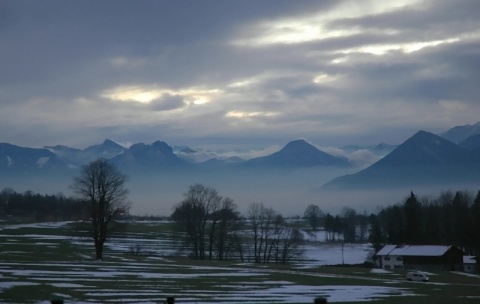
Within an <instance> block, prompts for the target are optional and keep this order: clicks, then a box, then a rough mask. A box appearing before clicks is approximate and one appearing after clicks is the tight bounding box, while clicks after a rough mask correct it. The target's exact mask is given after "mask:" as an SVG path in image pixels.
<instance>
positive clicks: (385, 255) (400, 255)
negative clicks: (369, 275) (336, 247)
mask: <svg viewBox="0 0 480 304" xmlns="http://www.w3.org/2000/svg"><path fill="white" fill-rule="evenodd" d="M375 261H376V264H377V266H378V267H380V268H383V269H423V270H452V271H455V270H457V271H461V270H463V251H462V250H460V249H458V248H457V247H454V246H437V245H400V246H397V245H386V246H384V247H383V248H382V249H380V251H378V252H377V254H376V260H375Z"/></svg>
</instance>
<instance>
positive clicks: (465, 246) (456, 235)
mask: <svg viewBox="0 0 480 304" xmlns="http://www.w3.org/2000/svg"><path fill="white" fill-rule="evenodd" d="M369 219H370V241H371V242H372V244H373V246H374V247H375V248H376V249H379V248H380V247H381V246H382V245H383V244H386V243H388V244H409V245H415V244H417V245H420V244H421V245H453V246H457V247H458V248H460V249H462V250H463V251H464V252H465V253H466V254H471V255H478V254H480V191H478V193H477V195H476V196H475V197H474V196H473V195H471V194H470V193H468V192H465V191H457V192H456V193H455V194H454V193H452V192H449V191H448V192H443V193H441V194H440V195H439V196H438V197H437V198H434V199H430V198H422V199H418V198H417V196H416V195H415V194H414V193H413V192H411V193H410V196H409V197H408V198H406V200H405V201H404V202H403V203H399V204H395V205H393V206H388V207H385V208H383V209H381V210H380V211H379V212H378V213H377V214H372V215H370V217H369Z"/></svg>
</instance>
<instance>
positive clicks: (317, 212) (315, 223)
mask: <svg viewBox="0 0 480 304" xmlns="http://www.w3.org/2000/svg"><path fill="white" fill-rule="evenodd" d="M304 217H305V219H306V220H307V221H308V223H309V224H310V227H312V229H313V230H317V228H318V227H319V226H320V222H321V220H322V219H323V218H324V217H325V214H324V213H323V211H322V210H321V209H320V207H318V206H317V205H314V204H311V205H308V206H307V208H306V209H305V213H304Z"/></svg>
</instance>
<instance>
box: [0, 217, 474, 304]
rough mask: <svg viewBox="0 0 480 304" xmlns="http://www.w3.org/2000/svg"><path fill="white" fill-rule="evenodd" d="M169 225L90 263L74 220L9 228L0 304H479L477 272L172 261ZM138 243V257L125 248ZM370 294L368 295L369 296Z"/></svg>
mask: <svg viewBox="0 0 480 304" xmlns="http://www.w3.org/2000/svg"><path fill="white" fill-rule="evenodd" d="M175 238H176V235H175V230H174V229H172V225H171V223H136V224H132V225H129V227H128V228H127V229H126V230H125V232H124V234H123V236H119V237H118V238H117V239H115V240H112V242H111V243H113V244H112V245H109V246H107V247H106V248H105V249H106V252H105V257H106V259H105V261H102V262H95V261H93V260H92V256H93V247H92V245H91V244H90V241H89V240H88V239H86V238H84V237H83V236H79V235H78V234H77V232H76V228H75V226H74V225H63V226H58V227H57V226H55V225H51V226H49V225H45V226H35V225H33V226H26V227H22V226H18V227H17V228H14V229H6V227H3V229H2V230H1V231H0V302H1V303H42V302H43V303H48V301H49V300H51V299H53V298H59V297H60V298H63V299H65V303H162V302H163V301H164V300H165V298H166V297H167V296H174V297H175V298H176V299H177V300H176V302H177V303H313V299H314V298H315V297H326V298H327V299H329V302H334V301H336V302H338V303H348V302H353V301H371V300H374V301H375V303H380V304H383V303H385V304H386V303H393V304H395V303H414V304H415V303H426V304H430V303H431V304H441V303H445V304H446V303H449V304H450V303H478V302H479V301H480V278H478V277H468V276H464V275H460V274H457V273H450V272H435V273H432V275H430V278H431V282H430V283H416V282H407V281H406V280H405V279H404V277H405V272H404V271H395V272H391V273H372V272H371V269H367V268H362V267H349V268H343V267H317V268H311V269H297V268H295V267H294V265H274V264H272V265H254V264H250V263H238V262H232V261H223V262H219V261H197V260H190V259H187V258H179V257H177V255H176V254H175V253H176V252H178V250H176V249H172V246H173V244H174V240H175ZM132 243H135V244H142V250H141V251H140V252H139V253H140V254H137V255H135V254H133V253H132V252H131V251H130V250H129V246H131V244H132ZM369 290H372V292H369Z"/></svg>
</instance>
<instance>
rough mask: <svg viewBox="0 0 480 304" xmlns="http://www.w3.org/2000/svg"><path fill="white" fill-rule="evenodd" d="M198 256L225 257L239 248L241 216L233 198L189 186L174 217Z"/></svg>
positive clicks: (199, 257) (197, 185) (187, 243)
mask: <svg viewBox="0 0 480 304" xmlns="http://www.w3.org/2000/svg"><path fill="white" fill-rule="evenodd" d="M171 218H172V220H174V221H175V222H176V223H177V224H178V227H179V229H180V231H183V232H184V234H185V245H186V248H190V249H191V253H192V255H193V256H194V257H195V258H197V259H206V258H208V259H218V260H223V259H225V258H226V257H228V256H229V255H231V254H233V252H240V254H241V251H238V249H239V247H238V239H239V236H238V234H237V233H238V231H239V227H240V222H239V219H240V216H239V213H238V212H237V206H236V205H235V203H234V202H233V200H232V199H231V198H228V197H225V198H224V197H222V196H220V195H219V194H218V192H217V191H216V190H215V189H213V188H210V187H205V186H203V185H201V184H196V185H193V186H190V188H189V190H188V192H187V193H185V194H184V199H183V201H181V202H180V203H179V204H178V205H177V206H176V207H175V210H174V212H173V214H172V216H171Z"/></svg>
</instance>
